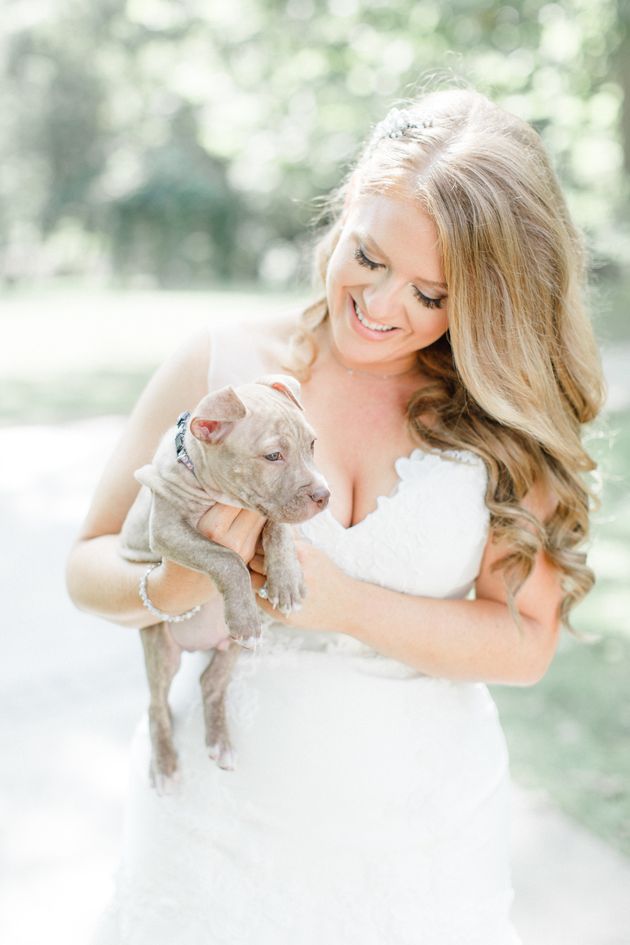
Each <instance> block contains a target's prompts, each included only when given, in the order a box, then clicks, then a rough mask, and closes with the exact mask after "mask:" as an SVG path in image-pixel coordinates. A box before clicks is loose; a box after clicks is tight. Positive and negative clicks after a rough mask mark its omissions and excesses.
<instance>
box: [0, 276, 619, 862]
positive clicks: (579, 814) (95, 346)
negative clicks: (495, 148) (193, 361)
mask: <svg viewBox="0 0 630 945" xmlns="http://www.w3.org/2000/svg"><path fill="white" fill-rule="evenodd" d="M615 291H616V290H615ZM624 298H625V296H624ZM297 305H299V297H293V298H291V297H287V296H276V295H272V294H263V295H260V294H259V293H251V292H250V293H247V292H238V291H236V292H235V291H229V292H228V291H223V292H215V293H151V292H149V293H146V292H145V293H141V292H136V293H104V292H99V291H90V292H89V293H86V291H85V290H81V289H78V290H76V291H72V292H51V293H48V294H46V295H42V294H41V293H39V294H38V293H36V292H24V293H17V294H16V295H13V296H9V297H5V298H4V299H0V328H1V329H2V334H3V338H4V342H5V343H4V345H3V346H2V348H0V376H2V377H3V378H4V380H3V382H2V387H1V389H0V423H4V424H16V423H59V422H64V421H67V420H72V419H78V418H85V417H90V416H96V415H99V414H107V413H115V414H122V413H127V412H128V410H129V409H130V407H131V405H132V404H133V402H134V400H135V399H136V397H137V395H138V393H139V391H140V390H141V389H142V387H143V385H144V383H145V382H146V379H147V378H148V376H149V375H150V373H151V371H152V370H153V369H154V367H155V366H156V365H157V364H158V363H159V362H160V360H161V359H162V358H163V357H164V356H165V355H166V354H167V353H168V352H169V351H170V350H172V349H173V347H174V346H175V345H177V344H178V343H179V341H180V339H181V338H182V337H186V336H187V335H188V334H189V333H190V332H191V331H193V330H195V329H199V328H200V327H202V326H204V325H207V324H208V323H209V322H210V321H211V320H212V319H213V318H214V317H221V318H226V317H228V318H229V317H231V316H232V315H237V314H245V313H249V312H252V311H260V312H261V313H262V312H270V311H277V310H280V309H282V308H283V309H288V308H294V309H295V308H296V306H297ZM619 306H620V307H619V311H620V312H621V308H622V305H621V301H620V302H619ZM624 316H625V312H623V313H622V314H618V315H617V316H616V320H615V321H614V324H613V327H612V328H611V330H610V331H609V332H607V333H606V336H607V337H609V338H611V337H613V336H614V338H615V340H616V342H617V343H620V342H625V343H627V342H628V341H630V338H629V337H628V334H624V331H623V326H624V324H625V321H624ZM156 325H158V328H157V330H156ZM121 339H124V343H121ZM628 350H630V347H629V348H628ZM621 382H622V386H623V385H624V383H626V381H625V374H623V372H622V376H621ZM590 449H591V451H592V452H593V454H594V455H595V456H596V458H597V459H598V462H599V463H600V465H601V468H602V470H603V477H604V488H603V504H602V508H601V509H600V511H599V512H598V513H596V515H595V516H594V528H593V540H592V551H591V553H590V555H589V560H590V562H591V564H592V566H593V567H594V569H595V571H596V574H597V584H596V586H595V588H594V590H593V591H592V592H591V594H590V595H589V596H588V597H587V599H586V601H584V603H583V604H581V605H580V606H579V607H578V608H577V609H576V612H575V618H574V624H575V627H576V630H577V631H578V632H579V634H581V635H582V637H585V638H586V637H588V638H594V640H593V641H592V642H585V640H584V639H579V638H574V637H571V636H570V635H568V634H565V635H564V636H563V639H562V641H561V645H560V647H559V651H558V655H557V657H556V659H555V661H554V663H553V665H552V667H551V668H550V670H549V672H548V673H547V675H546V676H545V678H544V679H543V680H542V681H541V682H540V683H539V684H538V685H536V686H533V687H531V688H511V687H493V695H494V697H495V699H496V701H497V703H498V706H499V710H500V712H501V717H502V719H503V724H504V728H505V731H506V735H507V739H508V742H509V746H510V751H511V758H512V770H513V773H514V775H515V777H516V779H517V780H518V781H520V782H522V783H523V784H525V785H530V786H532V787H536V788H537V789H539V790H543V791H545V792H546V793H548V795H549V796H550V797H551V798H552V799H553V801H554V802H555V803H556V804H558V805H559V806H560V807H561V808H562V809H564V810H565V811H566V812H567V813H568V814H570V815H571V816H572V817H574V818H575V819H576V820H578V821H580V822H581V823H583V824H584V825H586V826H587V827H588V828H590V829H591V830H593V831H594V832H595V833H597V834H599V835H600V836H601V837H603V838H604V839H606V840H607V841H608V842H609V843H611V844H613V845H614V846H616V847H617V848H618V849H619V850H621V851H623V852H624V853H626V854H628V855H630V751H628V745H629V744H630V685H629V679H630V673H629V668H630V580H629V578H630V490H629V489H628V478H629V473H628V470H630V407H629V406H628V404H627V403H626V404H625V405H624V406H623V408H622V409H620V410H618V411H616V412H615V413H610V414H608V416H607V417H606V418H605V421H604V423H603V424H600V435H599V436H598V437H597V438H595V439H594V440H593V441H592V443H591V444H590Z"/></svg>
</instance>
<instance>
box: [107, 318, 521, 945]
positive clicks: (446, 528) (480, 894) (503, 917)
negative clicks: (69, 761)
mask: <svg viewBox="0 0 630 945" xmlns="http://www.w3.org/2000/svg"><path fill="white" fill-rule="evenodd" d="M230 346H232V352H230ZM237 350H238V354H237V353H236V352H237ZM213 351H214V360H213V365H212V368H211V376H210V386H211V387H218V386H221V385H222V384H223V383H226V382H228V381H230V382H232V383H239V382H241V381H243V380H246V379H251V378H253V377H255V376H257V375H259V374H261V373H265V369H264V368H261V367H260V364H258V365H257V364H254V363H253V361H252V362H250V364H249V365H247V364H245V363H243V361H242V357H243V353H242V351H241V350H240V348H239V349H236V348H235V342H234V338H233V332H232V334H230V332H229V331H228V332H224V333H217V334H216V335H215V336H214V340H213ZM219 352H220V357H219ZM236 365H238V369H237V367H236ZM396 471H397V473H398V477H399V481H398V484H397V486H396V488H395V490H394V491H393V492H392V494H391V495H389V496H386V497H381V498H380V499H379V500H378V505H377V508H376V509H375V510H374V511H373V512H372V513H371V514H370V515H368V516H367V518H365V519H364V520H363V521H361V522H359V523H358V524H357V525H355V526H354V527H352V528H348V529H344V528H343V527H342V526H341V525H340V524H339V523H338V522H337V521H336V520H335V518H334V517H333V516H332V514H331V513H330V512H329V511H328V510H326V511H325V512H323V513H321V514H320V515H318V516H317V517H316V518H314V519H312V520H311V521H310V522H308V523H306V524H305V525H303V526H302V532H303V534H304V536H305V537H306V538H308V539H309V540H310V541H312V542H313V543H314V544H316V545H317V546H318V547H319V548H321V549H322V550H323V551H325V552H326V553H327V554H328V555H329V556H330V557H331V558H332V559H333V560H334V561H335V562H336V563H337V564H338V565H339V566H340V567H341V568H343V569H344V570H346V571H347V572H348V573H349V574H351V575H353V576H354V577H356V578H359V579H361V580H363V581H367V582H373V583H376V584H380V585H382V586H384V587H389V588H393V589H396V590H398V591H402V592H405V593H407V594H416V595H426V596H431V597H440V598H446V597H449V598H463V597H466V596H467V594H468V592H469V591H470V589H471V587H472V585H473V582H474V579H475V577H476V575H477V572H478V569H479V564H480V560H481V555H482V552H483V548H484V544H485V541H486V538H487V529H488V511H487V509H486V507H485V504H484V492H485V484H486V473H485V468H484V466H483V463H482V462H481V460H479V459H478V458H477V457H476V456H474V454H472V453H469V452H467V451H458V452H455V451H452V452H449V453H447V454H444V455H435V454H431V453H425V452H423V451H421V450H419V449H416V450H414V451H413V452H412V453H411V455H410V456H408V457H403V458H401V459H399V460H398V461H397V462H396ZM434 632H435V633H436V635H437V634H439V632H440V627H439V625H437V624H436V626H435V628H434ZM207 662H208V655H207V654H204V653H190V654H185V655H184V661H183V665H182V669H181V670H180V672H179V674H178V676H177V678H176V680H175V682H174V685H173V690H172V693H171V698H170V703H171V706H172V709H173V716H174V722H175V739H176V746H177V748H178V751H179V757H180V766H181V781H180V784H179V785H178V788H177V790H176V792H175V793H174V794H172V795H169V796H164V797H159V796H158V795H157V794H156V793H155V791H154V790H152V788H151V787H150V786H149V779H148V770H149V744H148V735H147V724H146V719H145V720H144V721H143V722H142V723H141V725H140V728H139V730H138V731H137V733H136V737H135V740H134V747H133V762H132V765H133V767H132V776H131V796H130V799H129V805H128V811H127V818H126V828H125V839H124V847H123V857H122V862H121V865H120V868H119V871H118V876H117V892H116V897H115V901H114V903H113V904H112V907H111V909H110V910H109V912H108V913H107V915H106V916H105V917H104V920H103V923H102V926H101V928H100V931H99V934H98V937H97V942H98V945H514V943H516V942H517V941H518V939H517V937H516V935H515V933H514V930H513V927H512V925H511V923H510V919H509V909H510V905H511V900H512V890H511V886H510V875H509V861H508V792H509V778H508V760H507V753H506V747H505V742H504V737H503V733H502V731H501V727H500V725H499V721H498V718H497V711H496V707H495V705H494V702H493V701H492V699H491V697H490V695H489V693H488V690H487V688H486V687H485V685H482V684H479V683H453V682H449V681H446V680H442V679H433V678H429V677H426V676H422V675H420V674H419V673H417V672H416V671H414V670H413V669H411V668H410V667H408V666H405V665H403V664H401V663H399V662H396V661H394V660H391V659H387V658H384V657H382V656H380V655H379V654H378V653H376V652H374V651H373V650H371V649H369V648H367V647H365V646H364V645H362V644H360V643H358V642H357V641H356V640H355V639H354V638H351V637H349V636H346V635H344V634H329V633H321V632H315V631H308V632H306V631H295V630H290V629H288V628H284V627H282V626H281V625H279V624H273V623H271V624H268V625H267V626H266V628H265V630H264V638H263V644H262V646H261V647H260V649H259V650H257V651H256V652H253V653H252V652H246V651H244V652H243V655H242V656H241V657H240V659H239V662H238V664H237V668H236V672H235V675H234V678H233V681H232V683H231V685H230V688H229V691H228V717H229V722H230V726H231V733H232V737H233V743H234V746H235V749H236V752H237V761H236V769H235V770H234V771H223V770H220V769H219V768H218V767H217V766H216V765H215V764H214V763H213V762H212V761H210V760H209V759H208V757H207V755H206V752H205V748H204V730H203V721H202V710H201V692H200V687H199V683H198V678H199V675H200V673H201V672H202V670H203V669H204V667H205V666H206V665H207Z"/></svg>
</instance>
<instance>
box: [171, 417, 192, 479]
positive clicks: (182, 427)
mask: <svg viewBox="0 0 630 945" xmlns="http://www.w3.org/2000/svg"><path fill="white" fill-rule="evenodd" d="M189 417H190V410H185V411H184V412H183V413H180V415H179V417H178V418H177V432H176V434H175V452H176V454H177V462H178V463H182V464H183V465H184V466H185V467H186V469H190V471H191V473H192V474H193V476H194V475H195V467H194V466H193V462H192V459H191V458H190V456H189V455H188V452H187V451H186V447H185V446H184V435H185V433H186V424H187V423H188V418H189Z"/></svg>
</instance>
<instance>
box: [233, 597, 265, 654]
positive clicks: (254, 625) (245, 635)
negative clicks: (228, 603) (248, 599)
mask: <svg viewBox="0 0 630 945" xmlns="http://www.w3.org/2000/svg"><path fill="white" fill-rule="evenodd" d="M225 622H226V624H227V628H228V632H229V634H230V637H231V638H232V640H234V642H235V643H238V644H239V646H242V647H244V648H245V649H248V650H253V649H255V648H256V644H257V643H258V641H259V640H260V636H261V633H262V623H261V619H260V613H259V611H258V608H257V607H256V606H255V605H252V608H251V610H250V609H249V608H247V609H246V610H245V609H243V610H241V611H240V612H239V613H237V614H234V613H231V614H229V615H228V614H226V621H225Z"/></svg>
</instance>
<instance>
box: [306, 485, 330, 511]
mask: <svg viewBox="0 0 630 945" xmlns="http://www.w3.org/2000/svg"><path fill="white" fill-rule="evenodd" d="M308 497H309V499H312V500H313V502H314V503H315V505H316V506H317V507H318V508H319V509H325V508H326V506H327V505H328V500H329V499H330V492H329V491H328V489H324V488H322V489H315V490H314V491H313V492H309V494H308Z"/></svg>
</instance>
